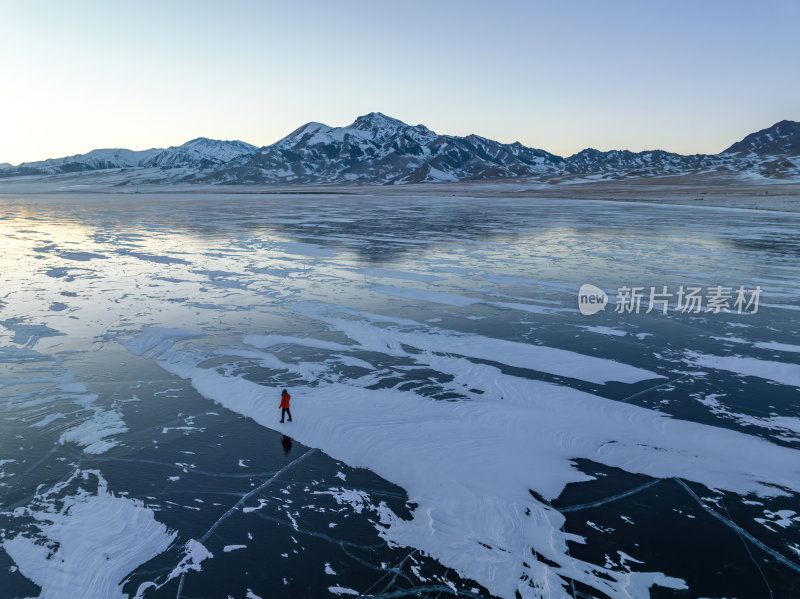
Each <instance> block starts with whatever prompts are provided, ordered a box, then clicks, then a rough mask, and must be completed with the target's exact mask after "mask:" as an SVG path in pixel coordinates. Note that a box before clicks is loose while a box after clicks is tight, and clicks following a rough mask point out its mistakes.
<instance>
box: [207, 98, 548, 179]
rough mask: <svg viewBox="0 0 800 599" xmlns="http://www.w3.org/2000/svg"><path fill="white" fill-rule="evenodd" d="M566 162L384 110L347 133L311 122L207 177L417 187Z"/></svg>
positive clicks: (539, 170)
mask: <svg viewBox="0 0 800 599" xmlns="http://www.w3.org/2000/svg"><path fill="white" fill-rule="evenodd" d="M561 162H562V158H560V157H558V156H554V155H553V154H549V153H548V152H545V151H543V150H536V149H533V148H527V147H525V146H523V145H522V144H520V143H515V144H502V143H499V142H496V141H492V140H490V139H486V138H483V137H479V136H477V135H470V136H467V137H456V136H450V135H439V134H437V133H434V132H433V131H431V130H430V129H428V128H427V127H425V126H424V125H415V126H412V125H407V124H406V123H404V122H402V121H399V120H397V119H393V118H391V117H388V116H386V115H384V114H381V113H380V112H372V113H370V114H367V115H364V116H361V117H358V118H357V119H356V120H355V121H354V122H353V123H352V124H350V125H348V126H346V127H329V126H327V125H324V124H322V123H316V122H311V123H308V124H306V125H303V126H302V127H300V128H299V129H297V130H295V131H293V132H292V133H290V134H289V135H287V136H286V137H284V138H283V139H281V140H280V141H278V142H276V143H275V144H272V145H271V146H267V147H264V148H261V149H260V150H258V152H256V153H255V154H252V155H248V156H244V157H242V158H241V159H238V160H234V161H231V162H230V163H229V164H227V165H225V166H224V167H223V168H221V169H219V170H218V171H216V172H213V173H211V174H209V175H207V176H206V177H205V178H204V180H205V181H208V182H214V183H277V182H294V183H335V182H369V183H384V184H385V183H420V182H432V181H458V180H464V179H494V178H507V177H521V176H529V177H533V176H540V175H544V174H547V173H551V172H554V171H555V170H557V169H558V165H559V164H560V163H561Z"/></svg>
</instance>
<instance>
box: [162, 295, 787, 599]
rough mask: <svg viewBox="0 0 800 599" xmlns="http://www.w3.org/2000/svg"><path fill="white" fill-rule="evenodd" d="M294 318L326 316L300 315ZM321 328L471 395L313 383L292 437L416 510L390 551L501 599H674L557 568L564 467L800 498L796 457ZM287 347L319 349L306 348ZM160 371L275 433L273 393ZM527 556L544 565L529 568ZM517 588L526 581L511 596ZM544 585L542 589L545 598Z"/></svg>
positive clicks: (626, 578)
mask: <svg viewBox="0 0 800 599" xmlns="http://www.w3.org/2000/svg"><path fill="white" fill-rule="evenodd" d="M302 311H303V313H304V314H306V315H308V314H309V313H319V312H322V313H325V310H324V308H323V309H322V310H319V312H318V311H316V310H312V309H310V308H309V307H308V306H303V307H302ZM329 311H332V312H336V308H335V307H334V308H332V309H329ZM325 322H326V323H327V324H328V325H329V326H331V327H333V328H338V329H339V330H340V331H343V332H346V333H347V334H348V336H349V337H350V339H351V340H353V341H356V340H359V341H362V343H360V344H359V345H356V346H352V347H353V349H362V350H371V351H379V349H380V348H384V349H386V348H391V351H393V352H394V353H399V352H402V350H401V349H400V347H401V345H409V346H412V347H418V348H420V349H421V350H423V353H420V354H418V355H416V356H415V359H416V361H417V362H418V363H423V364H424V365H425V366H429V367H431V368H434V369H436V370H438V371H440V372H449V373H451V374H453V375H454V377H455V380H457V381H458V382H459V383H461V384H463V385H464V386H465V387H468V388H469V389H470V390H471V393H472V394H473V396H474V397H473V401H461V402H437V401H431V400H429V399H426V398H424V397H421V396H420V395H418V394H416V393H411V392H403V391H400V390H396V389H365V388H363V387H360V386H359V384H358V381H357V380H354V381H348V382H347V383H344V384H342V383H329V384H322V385H319V386H317V387H315V388H309V389H306V390H303V391H298V392H297V393H296V395H295V400H294V401H295V403H294V406H293V412H294V418H295V421H294V422H293V426H292V429H291V430H292V435H293V436H294V437H295V438H296V439H298V440H299V441H301V442H302V443H304V444H306V445H310V446H313V447H320V448H321V449H323V450H324V451H325V452H326V453H328V454H330V455H331V456H333V457H335V458H337V459H340V460H343V461H345V462H346V463H348V464H350V465H353V466H359V467H366V468H369V469H370V470H372V471H374V472H376V473H377V474H379V475H381V476H382V477H384V478H386V479H388V480H390V481H392V482H394V483H397V484H399V485H400V486H402V487H403V488H405V489H406V490H407V491H408V492H409V499H410V501H412V502H414V503H415V504H418V506H419V507H418V508H417V509H416V510H415V512H414V518H413V519H412V520H411V521H402V520H396V521H395V522H393V523H392V526H391V527H390V528H389V530H388V532H387V533H386V536H387V538H388V539H389V540H391V541H393V542H395V543H399V544H402V545H406V546H410V547H416V548H419V549H422V550H423V551H425V552H427V553H429V554H430V555H434V556H436V557H437V558H438V559H439V560H441V561H443V562H444V563H445V564H446V565H447V566H449V567H452V568H455V569H456V570H458V571H459V572H461V573H464V574H467V575H468V576H470V577H471V578H474V579H475V580H476V581H477V582H479V583H481V584H482V585H484V586H486V588H488V589H489V590H490V591H491V592H492V593H494V594H497V595H499V596H502V597H513V596H514V595H515V593H516V592H519V593H520V594H522V596H524V597H535V596H559V595H560V594H561V593H563V591H562V592H561V593H560V592H557V591H556V588H557V587H558V581H559V580H560V578H559V576H561V575H563V576H566V577H568V578H570V579H573V580H577V581H580V582H582V583H584V584H587V585H589V586H591V587H592V588H595V589H598V590H601V591H602V592H605V593H606V594H609V595H611V596H614V597H624V596H626V593H630V596H646V593H647V589H648V588H649V587H650V586H651V585H653V584H659V585H661V586H670V587H673V588H683V586H684V584H683V582H682V581H680V580H676V579H674V578H670V577H667V576H664V575H663V574H660V573H657V574H650V575H648V574H645V573H643V572H642V573H638V574H636V575H633V574H631V573H620V572H616V571H614V570H611V569H599V567H598V566H597V565H590V564H582V563H580V562H577V561H576V560H571V559H570V558H569V557H568V556H567V541H568V540H569V535H567V534H565V533H564V532H562V527H563V524H564V520H563V517H562V516H561V514H559V513H558V512H557V511H556V510H554V509H553V508H552V507H551V506H550V505H549V504H548V500H552V499H555V498H556V497H557V496H558V495H559V494H560V493H561V491H562V490H563V489H564V487H565V486H566V485H567V484H568V483H574V482H580V481H584V480H587V477H586V475H585V474H583V473H581V472H579V471H578V470H576V469H575V468H573V466H572V463H571V460H573V459H575V458H587V459H592V460H595V461H598V462H601V463H604V464H607V465H610V466H616V467H619V468H622V469H624V470H627V471H630V472H636V473H640V474H647V475H649V476H653V477H657V478H672V477H678V478H684V479H687V480H690V481H695V482H699V483H702V484H704V485H706V486H708V487H710V488H715V489H721V490H726V491H733V492H736V493H740V494H750V493H753V494H757V495H763V496H773V495H780V494H787V493H798V492H800V452H798V451H796V450H792V449H787V448H783V447H779V446H776V445H773V444H770V443H768V442H765V441H763V440H761V439H759V438H757V437H751V436H747V435H743V434H741V433H736V432H733V431H729V430H725V429H720V428H714V427H710V426H707V425H701V424H696V423H692V422H686V421H681V420H675V419H672V418H669V417H667V416H666V415H664V414H660V413H658V412H654V411H651V410H647V409H643V408H639V407H637V406H633V405H628V404H625V403H621V402H617V401H612V400H607V399H604V398H602V397H598V396H594V395H590V394H587V393H583V392H580V391H576V390H572V389H569V388H566V387H560V386H556V385H553V384H549V383H543V382H539V381H532V380H528V379H524V378H520V377H515V376H509V375H504V374H502V372H501V371H500V370H499V369H498V368H496V367H492V366H487V365H479V364H474V363H472V362H470V361H468V360H465V359H459V358H452V357H446V356H437V355H434V354H433V350H431V348H430V347H426V341H430V339H431V338H432V337H435V335H430V334H429V335H423V336H421V338H420V339H416V340H415V341H413V342H412V341H411V339H412V338H413V335H411V334H404V333H399V332H396V331H394V332H393V331H392V330H391V329H386V328H378V327H375V326H373V325H372V324H371V323H369V321H366V322H365V321H364V320H357V321H354V320H352V315H351V318H325ZM445 337H446V336H445ZM266 339H269V337H267V338H266ZM279 340H280V341H281V342H283V343H288V342H290V339H287V338H286V337H281V338H279ZM250 341H254V342H257V341H259V339H258V338H256V339H253V338H250ZM273 341H277V339H273V340H272V341H270V342H269V343H265V344H271V343H272V342H273ZM363 342H365V343H366V345H365V343H363ZM297 343H298V345H312V346H313V345H317V346H318V345H325V344H324V343H320V342H315V341H313V340H308V339H297ZM432 345H433V346H434V347H438V345H437V344H436V343H433V344H432ZM450 347H452V348H453V349H452V352H453V353H461V352H462V348H463V349H464V353H466V354H467V355H469V353H470V347H471V346H470V345H469V344H458V343H452V342H451V344H450ZM336 349H339V348H336ZM501 356H502V355H499V356H497V357H496V360H500V358H501ZM159 360H160V361H159V363H160V364H161V365H162V367H164V368H165V369H166V370H168V371H170V372H172V373H174V374H177V375H178V376H181V377H182V378H188V379H190V380H191V382H192V385H193V386H194V387H195V388H196V389H197V390H198V391H200V393H202V394H203V395H204V396H206V397H209V398H211V399H213V400H215V401H217V402H218V403H220V404H221V405H223V406H224V407H226V408H228V409H231V410H234V411H236V412H239V413H241V414H244V415H246V416H249V417H251V418H253V419H254V420H256V421H257V422H259V423H261V424H263V425H264V426H267V427H270V428H275V429H279V428H280V425H278V424H277V421H276V419H275V417H274V415H273V414H271V413H270V411H271V407H272V404H274V397H275V395H276V394H277V392H278V389H277V388H276V387H272V386H267V387H265V386H264V385H261V384H258V383H254V382H251V381H247V380H244V379H242V378H238V377H228V376H225V375H220V374H219V373H218V372H217V371H215V370H213V369H205V368H198V367H196V366H191V365H190V364H191V363H192V362H194V360H192V359H191V358H189V357H188V356H187V355H186V354H185V353H182V352H169V351H167V352H164V353H163V354H162V355H161V357H160V358H159ZM398 456H403V457H402V459H401V460H399V459H398ZM529 490H533V491H534V493H533V494H532V493H530V491H529ZM537 498H539V499H537ZM532 551H533V555H539V556H543V557H544V558H545V559H544V560H542V561H540V562H538V563H537V560H536V558H535V557H533V555H532V553H531V552H532ZM526 562H534V563H535V564H536V565H535V566H525V565H524V564H525V563H526ZM552 563H555V564H558V567H552V566H551V565H549V564H552ZM601 573H602V574H601ZM526 580H532V581H535V582H534V583H532V584H531V585H529V584H527V583H525V582H523V583H520V581H526ZM543 581H548V582H546V584H544V586H542V582H543ZM632 588H634V589H635V590H634V591H631V589H632ZM563 596H565V597H566V596H567V595H566V594H565V593H564V594H563Z"/></svg>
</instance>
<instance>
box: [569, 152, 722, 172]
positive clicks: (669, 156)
mask: <svg viewBox="0 0 800 599" xmlns="http://www.w3.org/2000/svg"><path fill="white" fill-rule="evenodd" d="M728 162H730V161H729V160H727V159H726V158H725V157H721V156H719V155H706V154H693V155H689V156H685V155H682V154H675V153H673V152H665V151H664V150H649V151H645V152H631V151H629V150H611V151H608V152H601V151H600V150H595V149H593V148H587V149H585V150H581V151H580V152H578V153H577V154H573V155H572V156H570V157H569V158H567V159H566V160H565V161H564V171H565V172H566V173H569V174H572V175H604V176H607V177H608V178H618V179H622V178H626V177H646V176H655V175H668V174H679V173H686V172H698V171H702V170H708V169H713V168H718V167H722V168H724V167H725V166H726V165H727V164H728Z"/></svg>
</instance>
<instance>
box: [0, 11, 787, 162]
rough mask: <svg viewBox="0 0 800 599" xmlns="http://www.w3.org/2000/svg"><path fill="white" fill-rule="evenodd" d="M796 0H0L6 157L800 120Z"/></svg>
mask: <svg viewBox="0 0 800 599" xmlns="http://www.w3.org/2000/svg"><path fill="white" fill-rule="evenodd" d="M798 23H800V2H798V1H797V0H760V1H759V2H754V1H747V2H741V1H738V0H670V1H660V0H635V1H615V0H607V1H605V2H599V1H596V0H586V1H584V0H573V1H571V2H559V1H558V0H550V1H548V2H540V1H534V0H530V1H525V0H517V1H510V0H509V1H502V0H493V1H488V0H487V1H481V2H476V1H471V0H458V1H450V0H425V1H417V0H405V1H403V2H389V1H383V0H373V1H364V2H355V1H348V0H337V1H329V2H302V1H292V2H285V1H281V2H267V1H237V0H227V1H225V2H223V1H218V2H206V1H203V0H192V1H186V2H184V1H181V0H159V1H158V2H151V1H147V0H137V1H136V2H117V1H111V2H106V1H101V0H97V1H95V2H88V1H85V2H81V1H78V0H75V1H72V2H63V1H60V0H59V1H38V2H28V1H25V0H19V1H10V0H0V56H2V58H0V125H1V126H0V162H10V163H12V164H17V163H19V162H22V161H31V160H40V159H44V158H52V157H59V156H65V155H70V154H76V153H82V152H86V151H88V150H91V149H93V148H104V147H106V148H107V147H127V148H131V149H145V148H149V147H165V146H169V145H178V144H181V143H183V142H185V141H188V140H189V139H192V138H194V137H199V136H206V137H214V138H219V139H241V140H244V141H247V142H250V143H252V144H256V145H259V146H261V145H267V144H270V143H272V142H274V141H276V140H277V139H279V138H280V137H283V136H284V135H286V134H287V133H289V132H290V131H291V130H292V129H294V128H296V127H297V126H299V125H301V124H303V123H305V122H307V121H311V120H314V121H322V122H324V123H326V124H329V125H333V126H336V125H346V124H348V123H350V122H352V121H353V120H354V118H355V117H356V116H358V115H360V114H365V113H367V112H371V111H380V112H383V113H385V114H388V115H390V116H394V117H396V118H399V119H401V120H404V121H406V122H408V123H410V124H417V123H423V124H425V125H427V126H429V127H430V128H431V129H433V130H434V131H437V132H440V133H450V134H456V135H466V134H469V133H477V134H480V135H483V136H485V137H490V138H493V139H497V140H499V141H503V142H512V141H520V142H522V143H524V144H526V145H530V146H534V147H539V148H543V149H546V150H548V151H551V152H554V153H556V154H561V155H569V154H572V153H574V152H576V151H578V150H580V149H582V148H585V147H595V148H598V149H601V150H607V149H614V148H628V149H632V150H643V149H653V148H663V149H667V150H672V151H676V152H682V153H694V152H718V151H721V150H722V149H724V148H725V147H727V146H728V145H729V144H731V143H732V142H734V141H737V140H738V139H740V138H742V137H743V136H744V135H745V134H747V133H750V132H752V131H755V130H758V129H763V128H765V127H768V126H770V125H772V124H773V123H775V122H776V121H779V120H781V119H791V120H800V35H798Z"/></svg>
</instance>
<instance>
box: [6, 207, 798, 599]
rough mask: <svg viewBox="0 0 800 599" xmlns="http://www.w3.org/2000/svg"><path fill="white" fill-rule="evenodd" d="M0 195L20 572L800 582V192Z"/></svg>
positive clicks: (291, 593)
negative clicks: (692, 294) (798, 201)
mask: <svg viewBox="0 0 800 599" xmlns="http://www.w3.org/2000/svg"><path fill="white" fill-rule="evenodd" d="M0 207H1V208H0V273H2V287H0V325H2V327H0V597H3V598H5V597H20V598H22V597H33V596H42V597H57V598H59V599H60V598H71V597H109V598H110V597H124V596H128V597H135V596H137V597H142V598H157V597H176V596H178V597H228V596H229V597H235V598H237V599H238V598H245V597H264V598H266V597H275V596H277V597H322V596H332V597H336V596H339V597H341V596H344V597H347V596H357V595H369V596H375V597H386V598H388V597H405V596H424V597H448V596H456V595H458V596H467V597H491V596H498V597H504V598H513V597H515V596H521V597H525V598H529V597H530V598H534V597H539V598H548V599H549V598H568V597H584V598H585V597H592V598H595V597H596V598H603V597H612V598H615V599H616V598H628V597H631V598H633V597H636V598H638V597H650V596H652V597H658V598H663V597H737V598H739V599H746V598H761V597H771V596H772V597H793V596H799V595H800V501H798V494H800V452H798V449H800V394H799V393H798V389H800V339H798V336H797V331H798V330H800V299H798V298H800V215H794V214H782V213H769V212H757V211H745V210H733V209H711V208H699V207H698V208H694V207H681V206H674V205H671V206H657V205H640V204H635V203H612V202H589V201H586V202H578V201H564V200H552V201H544V200H520V199H514V200H510V199H503V200H496V201H489V200H486V199H480V200H477V199H469V198H456V197H447V198H437V199H432V198H413V197H409V198H402V197H393V198H365V197H355V196H347V195H334V194H331V195H306V194H297V195H274V196H258V195H250V194H236V195H233V194H231V195H207V196H204V195H198V194H173V195H166V194H165V195H151V194H140V195H135V194H119V195H112V194H108V195H104V194H93V195H85V196H82V195H80V194H69V195H63V196H54V195H51V196H27V197H24V196H20V197H6V198H2V199H0ZM585 283H591V284H593V285H596V286H598V287H599V288H601V289H603V290H605V291H606V292H607V293H608V294H609V296H610V303H609V304H608V306H606V309H605V310H604V311H601V312H599V313H596V314H593V315H582V314H581V313H580V312H579V310H578V288H579V287H580V286H581V285H582V284H585ZM718 286H722V287H725V288H729V289H730V290H732V291H731V293H732V297H731V298H730V302H729V304H728V305H729V307H730V311H727V312H726V311H725V310H721V311H719V312H717V311H716V310H712V311H706V308H705V305H704V306H703V309H702V310H701V311H699V312H694V311H692V312H690V311H681V310H680V309H679V307H678V306H677V305H676V303H677V301H678V298H677V296H673V297H672V298H671V299H668V301H667V302H666V303H665V304H663V308H664V309H665V310H666V314H664V313H663V311H662V305H659V306H658V308H657V309H653V310H652V311H650V312H649V313H646V311H647V308H648V302H649V299H650V297H649V294H650V288H651V287H654V288H656V290H658V291H662V290H663V288H664V287H667V292H668V293H675V292H677V291H678V290H679V289H680V288H681V287H684V288H686V289H688V288H689V287H698V288H701V289H702V290H703V293H704V294H706V297H707V296H708V293H710V291H709V290H711V289H713V288H715V287H718ZM621 287H629V288H630V287H641V288H642V289H643V290H644V291H643V293H644V296H645V297H644V299H643V300H642V307H641V310H640V311H639V313H636V312H635V311H631V312H624V313H620V312H618V311H616V309H615V303H614V302H615V296H617V290H618V289H619V288H621ZM740 287H742V288H744V289H745V290H748V291H750V290H753V289H756V288H757V287H760V288H761V290H762V293H761V295H760V297H759V298H758V299H759V305H758V310H757V311H756V310H755V306H754V305H752V304H751V305H750V307H749V309H745V310H742V313H738V311H737V310H736V308H735V299H736V290H737V289H739V288H740ZM748 299H753V298H752V294H748ZM745 307H746V306H745ZM283 388H288V389H289V392H290V393H291V394H292V408H291V409H292V414H293V416H294V421H293V422H292V423H284V424H280V423H279V418H280V414H279V410H278V402H279V394H280V390H281V389H283ZM687 589H688V590H687Z"/></svg>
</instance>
